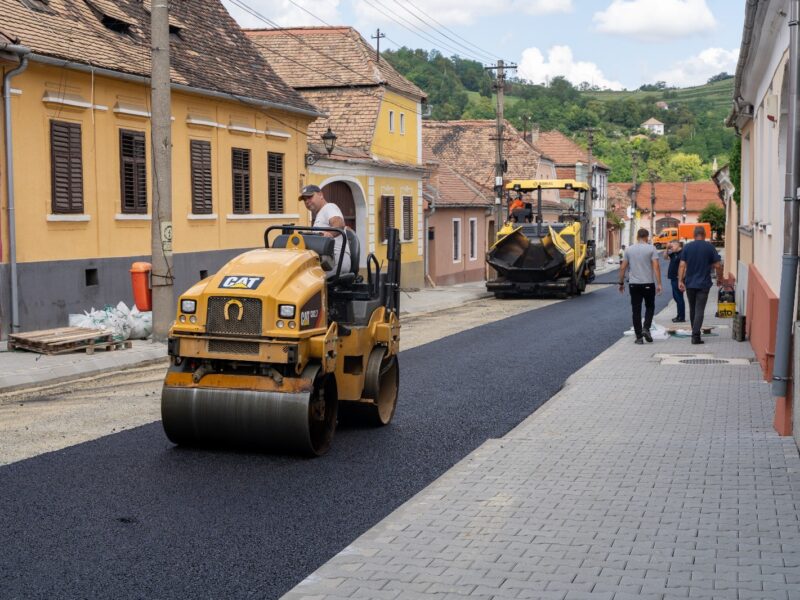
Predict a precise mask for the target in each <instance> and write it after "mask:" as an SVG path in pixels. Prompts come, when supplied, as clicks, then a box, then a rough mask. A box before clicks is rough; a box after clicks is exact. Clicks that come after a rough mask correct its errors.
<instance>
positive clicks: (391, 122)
mask: <svg viewBox="0 0 800 600" xmlns="http://www.w3.org/2000/svg"><path fill="white" fill-rule="evenodd" d="M389 133H394V111H393V110H390V111H389Z"/></svg>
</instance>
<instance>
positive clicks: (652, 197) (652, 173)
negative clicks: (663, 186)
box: [650, 169, 658, 237]
mask: <svg viewBox="0 0 800 600" xmlns="http://www.w3.org/2000/svg"><path fill="white" fill-rule="evenodd" d="M656 181H658V174H657V173H656V172H655V170H654V169H650V236H651V237H652V236H654V235H655V234H656Z"/></svg>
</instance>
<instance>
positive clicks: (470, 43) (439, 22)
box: [395, 0, 500, 60]
mask: <svg viewBox="0 0 800 600" xmlns="http://www.w3.org/2000/svg"><path fill="white" fill-rule="evenodd" d="M405 1H406V2H407V3H408V4H410V5H411V6H413V7H414V8H415V9H416V10H417V12H419V13H421V14H423V15H425V12H424V11H423V10H422V9H420V7H419V6H417V5H416V4H414V3H413V2H412V1H411V0H405ZM395 2H397V3H398V4H400V2H399V0H395ZM425 16H427V17H428V18H429V19H430V20H431V21H433V22H434V23H436V24H437V25H439V26H440V27H441V28H442V29H444V30H445V31H448V32H450V33H452V34H453V35H454V36H456V37H457V38H459V39H460V40H463V41H464V42H466V43H467V44H469V45H470V46H472V47H473V48H475V49H476V50H480V51H481V52H482V53H483V54H485V55H486V56H490V57H491V58H492V59H494V60H500V57H499V56H497V55H496V54H492V53H491V52H489V51H488V50H484V49H483V48H481V47H480V46H478V45H476V44H474V43H473V42H470V41H469V40H468V39H466V38H465V37H463V36H461V35H459V34H458V33H456V32H455V31H453V30H452V29H450V28H449V27H448V26H447V25H444V24H443V23H442V22H441V21H438V20H437V19H436V18H434V17H433V16H431V15H425Z"/></svg>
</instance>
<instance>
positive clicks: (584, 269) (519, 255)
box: [486, 179, 595, 297]
mask: <svg viewBox="0 0 800 600" xmlns="http://www.w3.org/2000/svg"><path fill="white" fill-rule="evenodd" d="M506 188H507V189H508V190H510V191H511V192H512V193H514V194H516V195H517V196H519V197H521V196H522V195H523V194H527V193H533V194H535V196H536V207H537V208H536V210H534V209H533V206H532V204H531V203H529V202H522V201H521V200H517V201H515V202H514V204H513V205H512V206H514V205H516V206H517V207H518V208H515V209H513V210H511V211H510V212H511V214H510V215H509V220H508V221H507V222H506V224H505V225H504V226H503V228H502V229H500V231H499V232H498V235H497V241H496V242H495V243H494V245H493V246H492V247H491V248H490V249H489V252H488V253H487V254H486V262H487V263H488V264H489V265H490V266H491V267H492V268H493V269H494V270H495V271H496V273H497V277H495V278H494V279H490V280H489V281H487V282H486V288H487V289H488V290H489V291H490V292H494V294H495V296H497V297H503V296H508V295H524V294H548V293H549V294H553V293H555V294H566V295H569V294H576V295H577V294H581V293H582V292H583V291H584V290H585V289H586V284H587V283H589V282H591V281H593V280H594V266H595V260H594V245H593V242H589V243H587V242H586V241H585V238H586V229H587V226H588V218H587V217H586V216H585V212H586V211H585V209H584V206H585V204H586V202H587V200H586V196H587V194H588V191H589V187H588V186H587V185H586V184H585V183H580V182H577V181H574V180H571V179H559V180H515V181H511V182H510V183H508V184H507V186H506ZM553 189H555V190H570V191H572V192H574V194H575V196H576V198H575V206H573V207H572V208H571V209H570V210H568V211H566V212H565V213H563V214H562V215H561V216H560V218H559V220H558V221H557V222H552V223H547V222H545V221H544V219H543V217H542V191H543V190H553ZM575 207H577V210H576V208H575Z"/></svg>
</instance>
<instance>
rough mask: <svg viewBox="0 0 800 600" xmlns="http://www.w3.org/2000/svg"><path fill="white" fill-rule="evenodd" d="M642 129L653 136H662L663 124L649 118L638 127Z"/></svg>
mask: <svg viewBox="0 0 800 600" xmlns="http://www.w3.org/2000/svg"><path fill="white" fill-rule="evenodd" d="M639 127H641V128H642V129H647V130H648V131H649V132H650V133H652V134H653V135H664V124H663V123H662V122H661V121H659V120H658V119H656V118H654V117H650V118H649V119H647V121H645V122H644V123H642V124H641V125H639Z"/></svg>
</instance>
